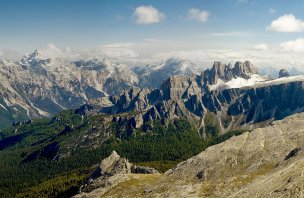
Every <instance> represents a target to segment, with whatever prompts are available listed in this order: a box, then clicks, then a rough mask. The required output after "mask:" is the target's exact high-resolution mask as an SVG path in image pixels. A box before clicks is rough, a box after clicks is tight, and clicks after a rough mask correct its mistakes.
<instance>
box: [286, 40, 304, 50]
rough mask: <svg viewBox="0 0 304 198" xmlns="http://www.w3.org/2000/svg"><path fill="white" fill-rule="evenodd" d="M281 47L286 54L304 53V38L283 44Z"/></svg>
mask: <svg viewBox="0 0 304 198" xmlns="http://www.w3.org/2000/svg"><path fill="white" fill-rule="evenodd" d="M280 47H281V49H282V50H283V51H285V52H304V38H298V39H296V40H293V41H287V42H284V43H281V45H280Z"/></svg>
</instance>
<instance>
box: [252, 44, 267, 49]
mask: <svg viewBox="0 0 304 198" xmlns="http://www.w3.org/2000/svg"><path fill="white" fill-rule="evenodd" d="M253 49H254V50H257V51H266V50H268V45H267V44H265V43H260V44H257V45H255V46H253Z"/></svg>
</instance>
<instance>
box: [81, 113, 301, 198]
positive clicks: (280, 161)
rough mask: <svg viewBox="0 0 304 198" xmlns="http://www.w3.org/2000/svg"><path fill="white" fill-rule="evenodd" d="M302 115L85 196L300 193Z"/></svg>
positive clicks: (299, 195) (193, 195)
mask: <svg viewBox="0 0 304 198" xmlns="http://www.w3.org/2000/svg"><path fill="white" fill-rule="evenodd" d="M303 151H304V114H303V113H301V114H295V115H292V116H290V117H287V118H285V119H283V120H280V121H275V122H273V123H271V125H269V126H267V127H265V128H258V129H255V130H253V131H252V132H245V133H243V134H242V135H239V136H236V137H232V138H231V139H229V140H227V141H225V142H223V143H221V144H218V145H215V146H211V147H209V148H208V149H206V150H205V151H203V152H202V153H200V154H198V155H196V156H194V157H192V158H190V159H188V160H187V161H184V162H182V163H180V164H179V165H177V167H176V168H174V169H172V170H169V171H167V172H166V173H165V174H164V175H155V176H154V175H147V176H145V177H133V178H131V180H130V181H126V182H122V183H120V184H118V185H117V186H113V187H112V188H109V189H107V190H106V191H102V192H101V191H99V192H98V191H95V192H94V193H91V194H87V195H86V196H87V197H242V198H243V197H248V198H249V197H290V198H291V197H303V196H304V194H303V192H304V177H303V174H304V173H303V166H304V152H303Z"/></svg>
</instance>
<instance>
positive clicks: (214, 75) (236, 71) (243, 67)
mask: <svg viewBox="0 0 304 198" xmlns="http://www.w3.org/2000/svg"><path fill="white" fill-rule="evenodd" d="M253 74H258V70H257V67H256V66H254V65H253V64H252V63H251V62H250V61H245V62H240V61H238V62H236V63H235V65H234V67H232V65H231V63H229V64H223V63H222V62H220V61H215V62H214V64H213V66H212V68H211V69H207V70H205V71H204V72H203V73H202V77H203V79H204V81H205V82H206V83H207V84H209V85H214V84H216V83H217V82H218V80H219V79H221V80H222V81H224V82H227V81H230V80H232V79H233V78H244V79H249V78H251V76H252V75H253Z"/></svg>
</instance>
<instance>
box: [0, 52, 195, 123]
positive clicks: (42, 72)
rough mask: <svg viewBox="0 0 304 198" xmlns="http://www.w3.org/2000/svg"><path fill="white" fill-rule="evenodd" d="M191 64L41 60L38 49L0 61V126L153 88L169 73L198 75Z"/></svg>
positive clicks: (171, 61)
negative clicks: (140, 89)
mask: <svg viewBox="0 0 304 198" xmlns="http://www.w3.org/2000/svg"><path fill="white" fill-rule="evenodd" d="M173 65H174V66H175V68H174V69H173ZM192 66H193V65H190V64H189V65H188V64H187V63H186V62H183V61H174V60H168V61H166V62H164V63H162V64H161V65H157V66H150V65H149V66H145V67H134V68H131V67H129V66H127V65H124V64H120V63H117V62H113V61H110V60H108V59H88V60H77V61H71V62H70V61H69V62H67V61H64V60H62V59H59V58H45V56H44V55H43V53H42V52H40V51H39V50H36V51H35V52H33V53H31V54H28V55H26V56H24V57H23V58H22V59H21V60H20V61H19V62H16V61H10V60H6V59H1V60H0V129H1V128H3V127H5V126H8V125H10V124H12V123H13V122H18V121H24V120H28V119H33V118H39V117H49V116H51V115H55V114H56V113H58V112H59V111H61V110H64V109H72V108H78V107H79V106H80V105H82V104H84V103H86V102H88V101H89V100H91V99H96V98H99V97H102V96H106V95H115V94H119V93H120V92H122V91H123V90H126V89H129V88H130V87H133V86H135V87H141V88H142V87H148V88H151V87H157V86H159V85H160V84H161V83H162V81H163V80H165V79H167V78H168V77H169V76H171V75H190V74H192V73H194V72H195V73H197V72H198V71H199V70H193V69H192Z"/></svg>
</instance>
